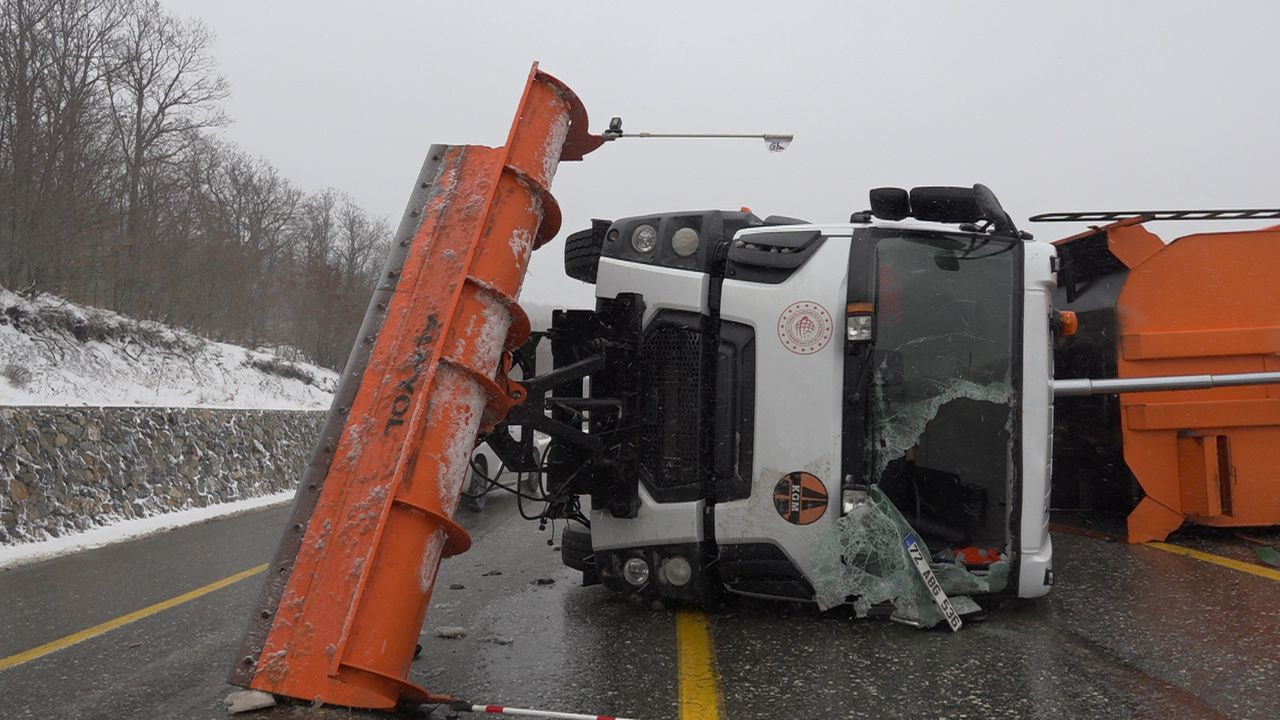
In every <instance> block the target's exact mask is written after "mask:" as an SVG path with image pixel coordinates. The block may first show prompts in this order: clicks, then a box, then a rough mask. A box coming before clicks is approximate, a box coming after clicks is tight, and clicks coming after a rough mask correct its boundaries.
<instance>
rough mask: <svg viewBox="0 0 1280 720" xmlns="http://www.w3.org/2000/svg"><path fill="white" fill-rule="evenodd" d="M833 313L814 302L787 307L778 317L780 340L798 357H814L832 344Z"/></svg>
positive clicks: (798, 303) (808, 301)
mask: <svg viewBox="0 0 1280 720" xmlns="http://www.w3.org/2000/svg"><path fill="white" fill-rule="evenodd" d="M833 332H834V326H833V325H832V323H831V313H828V312H827V309H826V308H824V307H822V306H821V305H819V304H818V303H816V302H813V301H812V300H801V301H800V302H794V303H791V304H790V305H788V306H787V309H786V310H783V311H782V315H780V316H779V317H778V339H779V340H781V341H782V345H783V347H785V348H786V349H788V350H790V351H791V352H793V353H795V354H797V355H812V354H813V353H816V352H818V351H819V350H821V349H822V348H824V347H826V346H827V343H829V342H831V335H832V333H833Z"/></svg>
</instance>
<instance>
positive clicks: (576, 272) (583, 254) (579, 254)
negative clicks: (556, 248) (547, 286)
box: [564, 220, 612, 284]
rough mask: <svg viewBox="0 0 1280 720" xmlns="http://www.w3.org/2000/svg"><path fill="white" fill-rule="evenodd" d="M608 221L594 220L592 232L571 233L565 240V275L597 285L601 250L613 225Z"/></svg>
mask: <svg viewBox="0 0 1280 720" xmlns="http://www.w3.org/2000/svg"><path fill="white" fill-rule="evenodd" d="M611 224H612V223H610V222H609V221H607V220H592V221H591V229H590V230H579V231H578V232H576V233H570V234H569V236H568V237H566V238H565V239H564V273H565V274H566V275H568V276H569V277H571V278H574V279H575V280H581V281H582V282H584V283H591V284H595V281H596V271H597V270H598V269H599V268H600V250H601V249H602V248H603V247H604V236H605V233H606V232H608V230H609V225H611Z"/></svg>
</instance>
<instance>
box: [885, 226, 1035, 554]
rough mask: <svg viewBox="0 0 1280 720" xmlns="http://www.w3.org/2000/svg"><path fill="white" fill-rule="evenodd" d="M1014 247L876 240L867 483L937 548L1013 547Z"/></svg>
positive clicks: (939, 237) (985, 241) (978, 241)
mask: <svg viewBox="0 0 1280 720" xmlns="http://www.w3.org/2000/svg"><path fill="white" fill-rule="evenodd" d="M1019 247H1020V245H1019V243H1018V242H1017V241H1016V240H1008V239H1002V238H995V237H987V236H970V235H960V234H955V235H947V234H940V233H910V232H902V231H896V230H895V231H889V232H888V234H887V235H886V236H882V238H881V239H880V241H879V242H878V243H877V245H876V248H877V250H876V254H877V257H876V267H877V283H876V296H877V297H876V299H877V303H876V315H875V318H876V319H875V349H874V353H873V360H874V372H873V374H872V377H871V392H870V395H869V397H870V400H871V402H870V408H869V423H868V433H869V440H870V442H869V443H868V447H869V448H870V452H869V455H868V458H867V460H868V462H867V464H866V467H867V471H868V473H869V474H870V477H869V478H868V480H869V482H871V483H875V484H878V485H879V486H880V489H881V490H882V491H883V492H884V494H885V495H886V496H887V497H888V498H889V499H890V500H892V501H893V503H894V505H896V506H897V507H898V509H899V510H900V511H901V512H902V513H903V515H904V516H905V517H906V519H907V520H908V521H909V522H910V523H911V524H912V526H913V527H914V528H915V529H916V530H917V531H918V532H919V533H920V534H921V535H923V536H924V537H925V538H926V539H927V540H928V542H929V544H930V546H931V547H933V548H935V549H941V548H946V547H952V548H960V547H969V546H978V547H981V548H995V549H1005V547H1006V542H1007V541H1008V538H1007V537H1006V528H1007V527H1008V520H1007V517H1008V511H1009V508H1008V502H1009V496H1010V493H1009V489H1010V487H1011V485H1012V484H1013V483H1015V482H1016V479H1017V476H1016V473H1017V468H1018V464H1017V462H1016V460H1015V458H1016V453H1015V448H1014V446H1013V444H1012V442H1011V438H1012V437H1013V435H1014V428H1015V414H1014V408H1015V406H1016V398H1017V392H1016V385H1015V382H1014V358H1015V352H1016V345H1015V343H1014V337H1015V335H1014V328H1015V327H1016V324H1015V322H1014V321H1015V317H1014V308H1015V301H1016V298H1018V297H1019V295H1020V294H1019V293H1018V292H1017V279H1018V277H1020V274H1019V272H1018V263H1019V261H1020V258H1021V253H1020V252H1019Z"/></svg>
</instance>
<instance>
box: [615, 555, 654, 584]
mask: <svg viewBox="0 0 1280 720" xmlns="http://www.w3.org/2000/svg"><path fill="white" fill-rule="evenodd" d="M622 579H623V580H626V581H627V582H628V583H629V584H631V585H633V586H635V587H640V586H642V585H644V584H645V583H647V582H649V563H647V562H645V561H644V558H638V557H633V558H630V559H628V560H627V561H626V562H624V563H622Z"/></svg>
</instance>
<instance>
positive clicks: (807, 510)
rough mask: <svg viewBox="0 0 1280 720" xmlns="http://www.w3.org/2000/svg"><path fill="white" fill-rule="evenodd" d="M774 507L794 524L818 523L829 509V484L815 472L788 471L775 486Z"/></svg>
mask: <svg viewBox="0 0 1280 720" xmlns="http://www.w3.org/2000/svg"><path fill="white" fill-rule="evenodd" d="M773 508H774V509H775V510H777V511H778V514H779V515H781V516H782V519H783V520H786V521H787V522H789V523H791V524H792V525H810V524H812V523H816V522H818V519H819V518H821V517H822V515H823V514H824V513H825V512H826V511H827V486H826V485H823V484H822V481H821V480H819V479H818V476H817V475H814V474H813V473H807V472H803V471H800V472H790V473H787V474H786V475H783V476H782V479H781V480H779V481H778V484H777V485H774V486H773Z"/></svg>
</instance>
